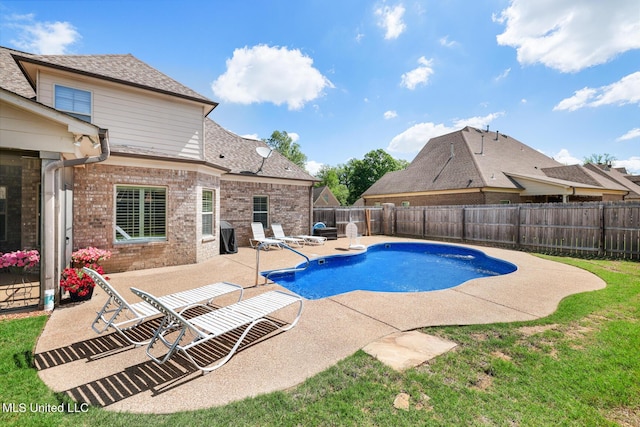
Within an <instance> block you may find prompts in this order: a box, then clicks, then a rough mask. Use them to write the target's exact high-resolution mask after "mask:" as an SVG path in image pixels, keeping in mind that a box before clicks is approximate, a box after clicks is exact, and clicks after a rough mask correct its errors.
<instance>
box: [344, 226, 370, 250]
mask: <svg viewBox="0 0 640 427" xmlns="http://www.w3.org/2000/svg"><path fill="white" fill-rule="evenodd" d="M345 234H346V235H347V237H348V238H349V249H365V246H364V245H363V244H361V243H360V235H359V234H358V226H357V225H356V224H355V223H354V222H350V223H348V224H347V226H346V228H345Z"/></svg>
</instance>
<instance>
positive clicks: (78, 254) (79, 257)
mask: <svg viewBox="0 0 640 427" xmlns="http://www.w3.org/2000/svg"><path fill="white" fill-rule="evenodd" d="M109 258H111V252H109V251H106V250H104V249H98V248H94V247H91V246H89V247H88V248H82V249H78V250H77V251H75V252H74V253H72V254H71V261H72V262H73V263H74V264H77V265H82V266H85V267H89V268H91V267H90V266H89V264H97V263H99V262H100V261H103V260H106V259H109Z"/></svg>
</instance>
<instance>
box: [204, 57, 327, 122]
mask: <svg viewBox="0 0 640 427" xmlns="http://www.w3.org/2000/svg"><path fill="white" fill-rule="evenodd" d="M226 64H227V71H226V72H225V73H224V74H222V75H221V76H219V77H218V78H217V79H216V80H215V81H214V82H213V83H212V84H211V89H212V90H213V92H214V93H215V94H216V96H218V97H219V98H221V99H222V100H224V101H228V102H235V103H239V104H252V103H254V102H258V103H260V102H271V103H273V104H275V105H282V104H284V103H286V104H287V106H288V108H289V110H299V109H301V108H302V107H304V105H305V104H306V103H307V102H309V101H312V100H314V99H316V98H319V97H320V96H322V95H323V91H324V89H325V88H327V87H329V88H333V87H334V86H333V84H332V83H331V81H329V79H327V78H326V77H325V76H323V75H322V74H321V73H320V72H319V71H318V70H317V69H315V68H314V67H313V59H311V58H310V57H308V56H306V55H303V54H302V52H300V50H298V49H292V50H289V49H287V48H286V47H271V46H267V45H257V46H253V47H251V48H249V47H244V48H240V49H236V50H234V52H233V57H232V58H231V59H227V62H226Z"/></svg>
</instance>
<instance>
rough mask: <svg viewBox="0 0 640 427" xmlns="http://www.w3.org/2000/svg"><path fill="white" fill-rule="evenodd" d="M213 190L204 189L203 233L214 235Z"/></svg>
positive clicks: (204, 234)
mask: <svg viewBox="0 0 640 427" xmlns="http://www.w3.org/2000/svg"><path fill="white" fill-rule="evenodd" d="M213 221H214V219H213V190H202V235H203V236H213Z"/></svg>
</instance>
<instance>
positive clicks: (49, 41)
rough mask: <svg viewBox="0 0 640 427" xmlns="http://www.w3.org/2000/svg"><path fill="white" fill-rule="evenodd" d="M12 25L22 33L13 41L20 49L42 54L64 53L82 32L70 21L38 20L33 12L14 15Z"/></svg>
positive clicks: (11, 18)
mask: <svg viewBox="0 0 640 427" xmlns="http://www.w3.org/2000/svg"><path fill="white" fill-rule="evenodd" d="M9 21H10V24H9V25H10V26H11V27H13V28H16V29H18V31H19V32H20V34H19V35H18V38H17V39H15V40H11V43H13V44H15V45H16V46H17V47H19V48H20V49H24V50H26V51H29V52H33V53H36V54H40V55H62V54H65V53H68V52H67V49H68V47H69V46H71V45H72V44H74V43H76V42H77V41H78V40H79V39H80V38H81V36H80V33H78V31H76V29H75V27H74V26H73V25H71V24H70V23H69V22H60V21H56V22H38V21H35V19H34V15H33V14H28V15H13V16H11V17H10V18H9Z"/></svg>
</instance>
